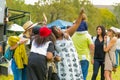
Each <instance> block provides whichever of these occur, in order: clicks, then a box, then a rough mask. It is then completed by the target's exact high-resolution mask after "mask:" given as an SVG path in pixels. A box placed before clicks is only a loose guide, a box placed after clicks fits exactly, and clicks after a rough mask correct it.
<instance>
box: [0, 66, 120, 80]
mask: <svg viewBox="0 0 120 80" xmlns="http://www.w3.org/2000/svg"><path fill="white" fill-rule="evenodd" d="M92 68H93V66H92V65H91V64H90V66H89V72H88V76H87V80H91V76H92V73H93V70H92ZM112 76H113V80H120V67H118V68H117V72H116V73H115V74H114V73H112ZM0 80H13V76H11V75H9V76H3V75H1V76H0ZM96 80H100V72H99V74H98V77H97V79H96Z"/></svg>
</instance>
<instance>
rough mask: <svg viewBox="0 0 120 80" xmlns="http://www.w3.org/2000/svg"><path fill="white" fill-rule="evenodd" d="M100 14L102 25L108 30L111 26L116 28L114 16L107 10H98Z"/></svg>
mask: <svg viewBox="0 0 120 80" xmlns="http://www.w3.org/2000/svg"><path fill="white" fill-rule="evenodd" d="M100 12H101V17H102V24H103V25H104V26H105V27H106V28H109V27H111V26H117V20H116V17H115V15H114V14H113V13H112V12H110V11H109V10H108V9H105V8H103V9H100Z"/></svg>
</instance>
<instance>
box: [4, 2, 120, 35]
mask: <svg viewBox="0 0 120 80" xmlns="http://www.w3.org/2000/svg"><path fill="white" fill-rule="evenodd" d="M45 1H46V0H38V2H35V5H30V4H29V5H28V4H25V1H24V0H6V3H7V7H8V8H11V9H15V10H23V11H28V12H30V13H31V20H32V21H33V22H39V21H42V20H43V16H42V14H43V13H45V14H46V16H47V18H48V23H50V22H52V21H54V20H56V19H63V20H67V21H71V22H73V21H74V20H76V18H77V17H78V14H79V11H80V9H81V8H82V7H84V9H85V12H86V14H87V16H88V26H89V33H90V34H92V35H94V34H95V30H96V27H97V26H98V25H103V26H105V27H106V29H107V28H109V27H111V26H115V27H119V26H120V15H119V14H120V4H116V5H114V10H113V11H110V10H108V9H107V8H96V7H95V6H94V5H92V4H91V3H90V2H89V0H60V2H59V1H58V0H57V1H54V2H52V3H51V4H48V3H46V4H44V5H41V2H45ZM12 15H13V14H10V16H12ZM27 20H29V18H27V17H24V18H21V19H18V20H14V21H13V23H18V24H19V25H23V24H24V23H25V22H26V21H27Z"/></svg>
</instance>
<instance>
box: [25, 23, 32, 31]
mask: <svg viewBox="0 0 120 80" xmlns="http://www.w3.org/2000/svg"><path fill="white" fill-rule="evenodd" d="M32 27H33V22H32V21H27V22H26V23H25V24H24V25H23V28H24V30H25V31H26V30H29V29H30V28H32Z"/></svg>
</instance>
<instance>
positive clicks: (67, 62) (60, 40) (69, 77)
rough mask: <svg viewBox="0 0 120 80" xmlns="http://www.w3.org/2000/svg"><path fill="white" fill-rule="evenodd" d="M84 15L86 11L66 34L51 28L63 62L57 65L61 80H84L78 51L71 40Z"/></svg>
mask: <svg viewBox="0 0 120 80" xmlns="http://www.w3.org/2000/svg"><path fill="white" fill-rule="evenodd" d="M83 13H84V11H83V10H82V11H81V12H80V14H79V17H78V19H77V20H76V22H75V24H74V25H73V26H71V27H70V28H68V29H66V31H65V32H63V31H62V30H61V29H60V28H58V27H56V26H52V27H51V30H52V32H53V33H54V35H55V37H56V39H57V40H56V43H55V49H56V52H57V53H56V54H58V55H59V56H60V57H61V61H60V62H58V64H57V70H58V76H59V78H60V80H83V74H82V70H81V66H80V65H79V59H78V55H77V51H76V50H75V47H74V45H73V42H72V39H71V38H70V36H72V35H73V34H74V32H75V31H76V30H77V28H78V27H79V24H80V23H81V21H82V17H83Z"/></svg>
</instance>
